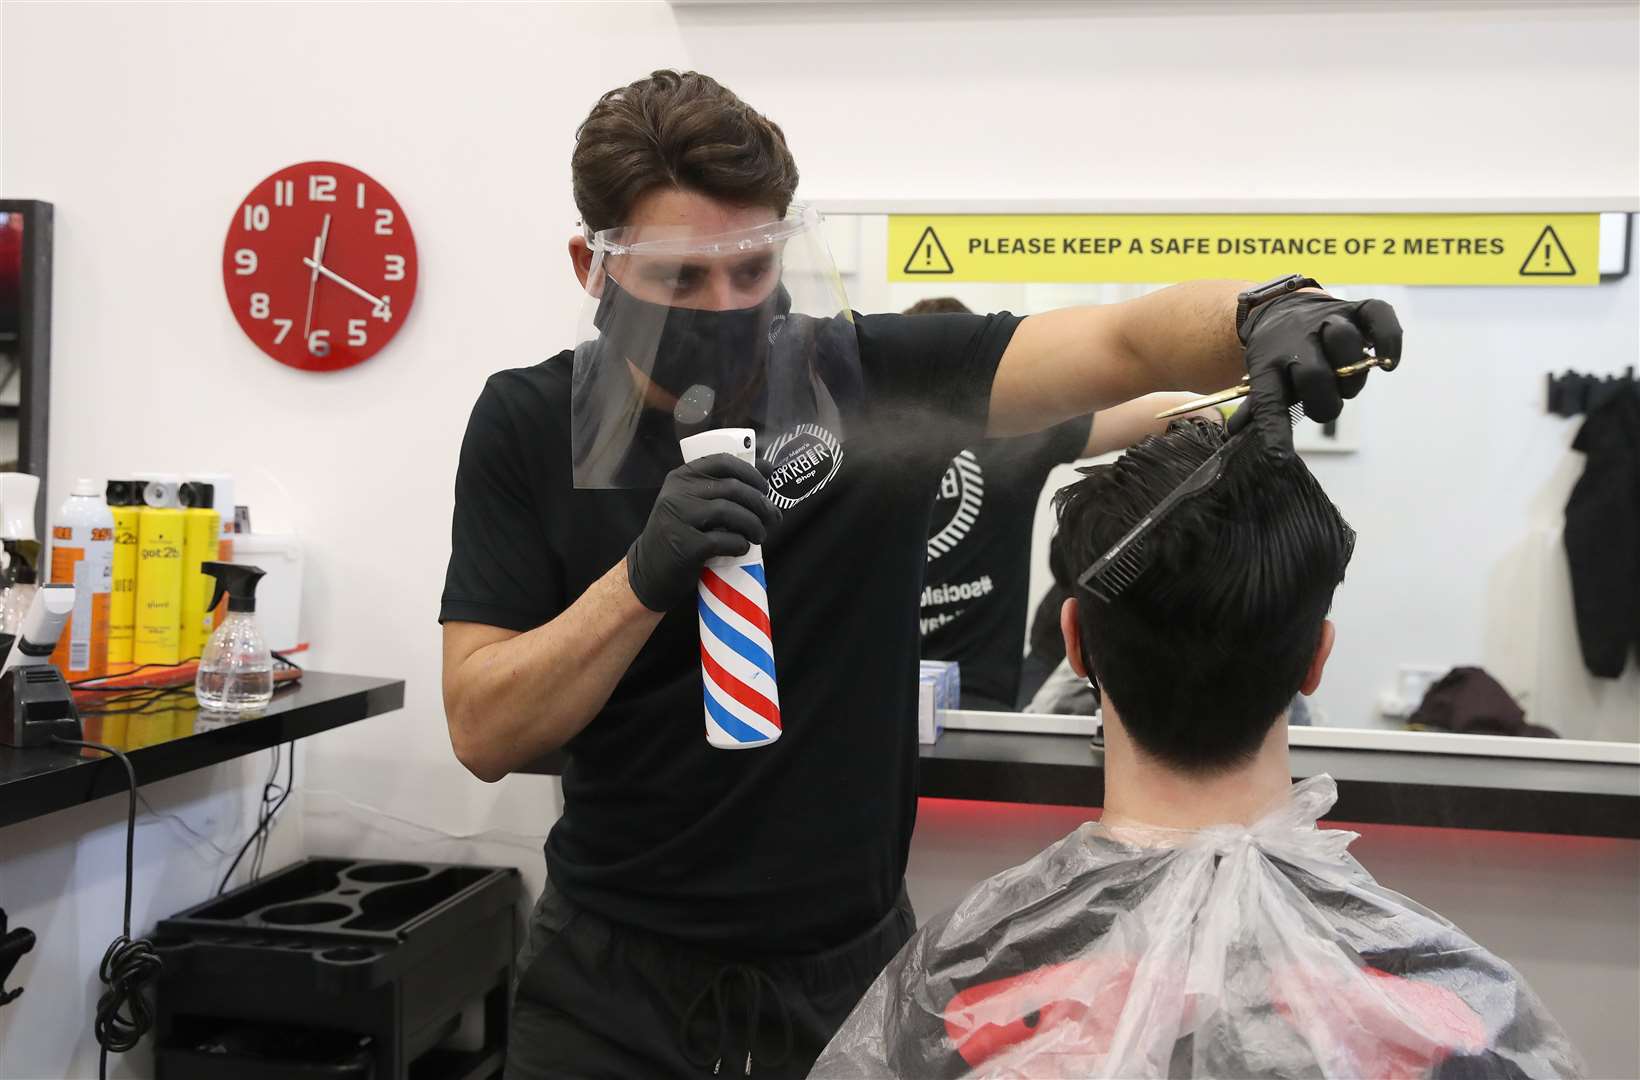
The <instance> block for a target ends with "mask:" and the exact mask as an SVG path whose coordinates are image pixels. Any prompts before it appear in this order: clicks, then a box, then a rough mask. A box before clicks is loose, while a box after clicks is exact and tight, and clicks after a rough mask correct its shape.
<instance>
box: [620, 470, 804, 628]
mask: <svg viewBox="0 0 1640 1080" xmlns="http://www.w3.org/2000/svg"><path fill="white" fill-rule="evenodd" d="M768 491H769V482H768V481H767V480H765V479H764V478H763V474H762V473H760V472H758V471H757V470H756V469H755V468H753V467H752V466H750V465H748V464H746V463H745V462H744V461H741V460H740V459H739V458H736V457H732V456H731V455H729V454H713V455H711V456H710V457H703V458H700V459H699V460H697V461H691V462H685V463H684V464H682V465H679V466H678V467H677V468H675V469H673V470H672V471H671V472H669V473H667V474H666V480H665V482H663V483H662V484H661V493H660V494H659V495H658V496H656V498H655V507H654V509H652V510H650V511H649V522H648V524H646V525H644V528H643V532H641V533H639V534H638V538H637V539H636V540H634V541H633V542H632V547H631V549H630V550H628V551H627V553H626V576H627V580H628V581H629V582H630V583H631V585H632V592H633V593H634V594H635V595H636V596H637V597H638V602H639V603H641V604H643V606H644V607H646V608H648V609H649V610H650V611H670V610H671V609H673V608H675V607H677V606H678V605H680V604H682V603H684V602H686V601H687V600H689V598H690V597H692V596H694V595H695V583H696V582H698V581H699V580H700V569H701V567H702V566H704V565H705V564H706V560H707V559H711V558H715V557H717V556H719V555H744V554H746V552H747V551H748V550H749V549H750V548H751V546H752V545H753V544H761V543H763V541H764V540H765V539H766V538H767V537H768V531H769V529H770V528H772V527H773V525H774V523H775V522H777V521H779V520H780V511H779V510H778V509H776V508H775V505H774V504H773V503H771V502H770V501H769V498H768Z"/></svg>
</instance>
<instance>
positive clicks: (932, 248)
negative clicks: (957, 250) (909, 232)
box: [905, 225, 953, 274]
mask: <svg viewBox="0 0 1640 1080" xmlns="http://www.w3.org/2000/svg"><path fill="white" fill-rule="evenodd" d="M905 272H906V273H908V274H949V273H952V272H953V271H952V269H951V258H950V256H948V255H946V253H945V245H944V244H941V243H940V238H939V234H938V233H936V232H935V231H934V226H932V225H930V226H928V227H927V228H926V229H924V230H923V231H922V235H921V236H919V237H917V244H916V246H915V247H913V248H912V249H911V257H910V258H908V259H906V261H905Z"/></svg>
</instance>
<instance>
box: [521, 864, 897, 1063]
mask: <svg viewBox="0 0 1640 1080" xmlns="http://www.w3.org/2000/svg"><path fill="white" fill-rule="evenodd" d="M915 928H916V918H915V916H914V915H913V914H912V911H911V902H910V900H909V899H908V898H907V897H906V895H905V893H904V891H903V890H902V891H901V894H900V900H899V903H897V904H896V905H895V907H894V908H893V909H892V910H891V911H890V912H889V913H888V914H887V915H885V916H884V917H883V919H882V921H881V922H879V923H878V924H877V925H876V926H874V927H872V928H871V929H870V930H868V931H867V932H866V933H864V934H862V935H861V936H860V937H858V938H856V939H855V940H853V941H850V942H847V943H846V944H844V945H841V946H839V947H837V948H834V949H830V950H828V951H826V952H823V953H818V954H815V955H813V956H802V957H775V958H763V959H752V958H742V959H737V958H732V957H723V956H714V955H712V954H710V953H707V952H704V951H702V950H699V949H696V948H694V947H693V946H689V945H686V944H683V943H680V942H675V941H671V940H669V939H667V938H663V937H659V936H657V935H654V934H648V933H644V932H642V931H639V930H634V929H631V928H628V927H622V926H617V925H614V924H612V923H610V922H608V921H606V920H604V919H601V918H599V917H598V916H597V915H596V914H594V913H592V912H590V911H587V910H585V909H582V908H577V907H575V906H574V905H572V904H571V903H570V902H569V901H568V900H567V899H565V898H564V896H563V895H562V894H561V893H559V892H558V891H557V890H555V889H554V888H553V887H552V883H551V882H550V881H549V882H548V883H547V887H546V890H545V891H544V892H543V893H542V895H541V899H540V901H538V902H537V904H536V906H535V912H534V914H533V915H532V916H531V918H530V928H529V936H528V939H527V941H526V943H525V946H524V951H523V954H522V955H521V956H520V957H519V965H518V971H519V979H518V992H517V994H516V996H515V1000H514V1003H513V1014H512V1021H511V1025H510V1029H509V1033H508V1045H507V1069H506V1074H505V1075H506V1080H544V1078H547V1077H552V1078H554V1080H557V1078H568V1077H574V1078H576V1080H591V1078H600V1077H609V1078H622V1080H627V1078H649V1077H655V1078H661V1077H702V1076H722V1077H745V1076H752V1077H764V1078H781V1077H792V1078H794V1080H800V1078H802V1077H805V1076H807V1075H808V1073H809V1069H810V1068H811V1067H813V1065H814V1060H815V1058H817V1057H819V1055H820V1051H821V1050H823V1049H825V1046H826V1043H827V1042H829V1041H830V1039H831V1037H832V1035H833V1034H835V1033H836V1031H837V1029H838V1027H840V1026H841V1025H842V1023H843V1021H844V1020H845V1019H846V1018H847V1017H848V1014H849V1012H850V1011H851V1010H852V1009H853V1008H854V1006H855V1004H856V1003H857V1002H858V1001H859V1000H860V998H861V996H862V995H864V993H865V991H866V988H867V987H869V986H870V985H871V982H872V980H873V979H875V978H876V977H877V974H878V972H880V971H881V970H882V969H883V967H884V966H885V965H887V963H888V962H889V961H890V960H891V959H893V958H894V955H895V954H896V953H897V952H899V950H900V947H901V946H902V945H904V944H905V942H906V940H907V939H908V938H910V936H911V933H912V931H913V930H914V929H915Z"/></svg>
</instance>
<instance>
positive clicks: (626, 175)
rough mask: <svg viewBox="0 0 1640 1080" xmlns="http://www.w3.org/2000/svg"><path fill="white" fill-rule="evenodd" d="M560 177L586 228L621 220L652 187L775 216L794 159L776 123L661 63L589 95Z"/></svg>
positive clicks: (721, 89) (694, 75) (696, 76)
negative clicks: (593, 97)
mask: <svg viewBox="0 0 1640 1080" xmlns="http://www.w3.org/2000/svg"><path fill="white" fill-rule="evenodd" d="M570 178H571V183H572V185H573V188H574V193H575V205H576V207H577V208H579V209H580V211H581V221H582V222H583V223H584V224H585V225H586V227H587V228H588V229H590V230H592V231H594V232H596V231H597V230H599V229H607V228H611V227H613V226H616V225H620V224H623V223H624V222H625V221H626V219H627V215H628V214H629V213H630V212H631V210H632V207H633V205H634V204H635V203H636V202H637V201H638V200H639V199H640V198H642V197H643V196H644V195H646V194H648V193H649V192H650V191H652V190H654V189H655V188H658V187H672V188H678V189H681V190H685V191H693V192H698V193H699V194H702V195H707V196H710V197H711V198H714V199H721V200H722V201H724V202H728V203H732V204H735V205H737V206H772V207H774V208H775V209H776V210H778V211H780V212H781V213H785V212H786V208H787V207H788V206H789V205H790V204H791V201H792V193H793V192H795V191H796V190H797V163H796V162H795V161H793V160H792V154H791V151H790V150H789V149H787V147H786V136H785V135H784V134H782V133H781V130H780V128H779V126H778V125H776V124H775V123H774V121H772V120H770V119H769V118H768V117H766V116H764V115H763V114H761V113H759V112H758V111H757V110H755V109H753V108H752V107H751V106H750V105H747V104H746V103H745V102H744V101H741V100H740V98H738V97H736V96H735V94H734V92H733V91H731V90H729V89H728V88H727V87H725V86H724V85H723V84H722V83H720V82H718V81H717V80H716V79H713V78H711V77H710V76H707V75H702V74H700V73H699V72H695V71H684V72H678V71H669V70H668V71H657V72H655V73H654V74H652V75H650V76H649V77H648V78H647V79H639V80H638V81H637V82H634V83H631V84H630V85H627V86H621V87H617V88H616V89H614V90H611V91H610V92H609V93H607V94H605V95H604V96H603V97H601V98H599V99H598V104H596V105H594V106H593V107H592V112H591V113H589V114H588V115H587V118H586V120H585V121H584V122H583V123H582V124H581V126H580V127H579V128H578V129H576V132H575V152H574V154H573V155H572V156H571V157H570Z"/></svg>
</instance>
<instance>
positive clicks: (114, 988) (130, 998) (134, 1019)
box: [53, 739, 164, 1080]
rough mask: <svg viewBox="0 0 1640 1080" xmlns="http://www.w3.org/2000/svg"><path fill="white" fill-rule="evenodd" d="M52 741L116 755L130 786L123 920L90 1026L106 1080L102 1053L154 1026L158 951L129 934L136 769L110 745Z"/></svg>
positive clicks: (106, 957) (106, 958)
mask: <svg viewBox="0 0 1640 1080" xmlns="http://www.w3.org/2000/svg"><path fill="white" fill-rule="evenodd" d="M53 741H54V742H57V743H60V744H62V745H64V746H83V747H87V748H89V749H91V750H101V751H102V752H103V753H105V754H107V755H109V756H110V757H116V758H119V760H120V764H121V765H124V766H125V776H126V779H127V780H128V781H129V785H130V786H129V794H130V797H131V806H130V811H129V813H128V814H127V816H126V819H125V919H124V922H123V924H122V930H121V933H120V936H119V937H117V938H115V939H114V940H113V942H112V943H110V944H109V946H108V951H107V952H106V953H104V954H103V958H102V964H101V966H100V967H99V968H98V970H97V974H98V976H99V977H100V978H101V979H102V981H103V986H104V987H105V988H106V989H104V990H103V993H102V997H100V998H98V999H97V1021H96V1025H95V1027H94V1031H95V1033H96V1036H97V1045H98V1046H100V1047H102V1052H101V1054H99V1055H98V1059H97V1075H98V1076H99V1077H103V1078H105V1080H106V1077H107V1076H108V1055H109V1054H110V1053H115V1054H123V1053H126V1052H128V1051H130V1050H134V1049H136V1047H137V1044H138V1043H139V1042H141V1041H142V1037H143V1036H144V1035H146V1034H148V1030H149V1029H150V1028H152V1027H153V1026H154V1007H153V1005H152V1004H150V1003H149V1000H148V994H147V990H148V986H149V984H150V983H152V982H153V981H154V980H155V979H157V978H158V977H159V974H160V970H161V969H162V968H163V966H164V965H163V964H162V963H161V961H160V958H159V953H157V952H156V951H155V950H154V945H153V942H151V941H149V940H148V939H146V938H133V937H132V936H131V871H132V856H133V855H134V854H135V851H136V842H137V772H136V770H135V769H133V768H132V767H131V759H130V758H128V757H126V756H125V755H124V754H122V753H121V752H120V751H118V750H116V749H114V748H113V747H112V746H104V745H103V744H102V743H94V742H84V741H82V740H79V739H55V740H53Z"/></svg>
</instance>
